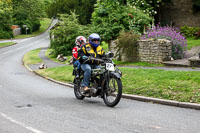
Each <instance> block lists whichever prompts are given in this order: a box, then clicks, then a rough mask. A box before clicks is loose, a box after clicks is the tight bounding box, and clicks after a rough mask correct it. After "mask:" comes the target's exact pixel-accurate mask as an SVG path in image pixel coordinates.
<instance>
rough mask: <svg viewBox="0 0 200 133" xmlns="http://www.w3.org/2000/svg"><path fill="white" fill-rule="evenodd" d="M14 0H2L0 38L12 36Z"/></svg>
mask: <svg viewBox="0 0 200 133" xmlns="http://www.w3.org/2000/svg"><path fill="white" fill-rule="evenodd" d="M12 11H13V9H12V1H11V0H0V38H12V37H13V33H12V29H11V25H12Z"/></svg>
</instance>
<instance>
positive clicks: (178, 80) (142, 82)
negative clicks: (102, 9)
mask: <svg viewBox="0 0 200 133" xmlns="http://www.w3.org/2000/svg"><path fill="white" fill-rule="evenodd" d="M72 69H73V67H72V66H64V67H56V68H49V69H42V70H38V71H37V72H38V73H39V74H41V75H44V76H47V77H50V78H52V79H55V80H58V81H62V82H72V80H73V76H72ZM120 70H121V71H122V73H123V76H122V84H123V93H126V94H134V95H141V96H148V97H154V98H162V99H168V100H176V101H181V102H192V103H200V72H185V71H181V72H180V71H166V70H156V69H136V68H120Z"/></svg>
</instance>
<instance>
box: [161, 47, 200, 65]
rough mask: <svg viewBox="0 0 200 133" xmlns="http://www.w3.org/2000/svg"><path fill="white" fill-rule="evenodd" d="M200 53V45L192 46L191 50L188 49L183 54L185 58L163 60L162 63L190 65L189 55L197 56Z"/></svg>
mask: <svg viewBox="0 0 200 133" xmlns="http://www.w3.org/2000/svg"><path fill="white" fill-rule="evenodd" d="M198 53H200V46H196V47H193V48H192V49H191V50H188V51H187V52H186V54H185V58H183V59H179V60H172V61H164V62H163V64H165V65H166V66H173V67H174V66H179V67H190V61H189V59H190V58H191V57H197V56H198Z"/></svg>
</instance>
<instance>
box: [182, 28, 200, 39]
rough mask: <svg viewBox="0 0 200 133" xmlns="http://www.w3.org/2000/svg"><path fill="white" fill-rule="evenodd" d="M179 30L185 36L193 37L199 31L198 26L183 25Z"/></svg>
mask: <svg viewBox="0 0 200 133" xmlns="http://www.w3.org/2000/svg"><path fill="white" fill-rule="evenodd" d="M180 30H181V33H182V34H183V35H184V36H185V37H193V36H194V35H195V34H196V33H197V32H198V31H200V27H189V26H183V27H181V28H180Z"/></svg>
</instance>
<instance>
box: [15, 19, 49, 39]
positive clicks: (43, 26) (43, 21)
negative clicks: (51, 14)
mask: <svg viewBox="0 0 200 133" xmlns="http://www.w3.org/2000/svg"><path fill="white" fill-rule="evenodd" d="M40 24H41V26H40V30H39V31H36V32H33V33H32V34H27V35H24V34H22V35H17V36H15V39H21V38H27V37H34V36H37V35H39V34H41V33H43V32H44V31H45V30H46V29H47V28H48V27H49V25H50V24H51V19H49V18H43V19H41V21H40Z"/></svg>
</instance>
